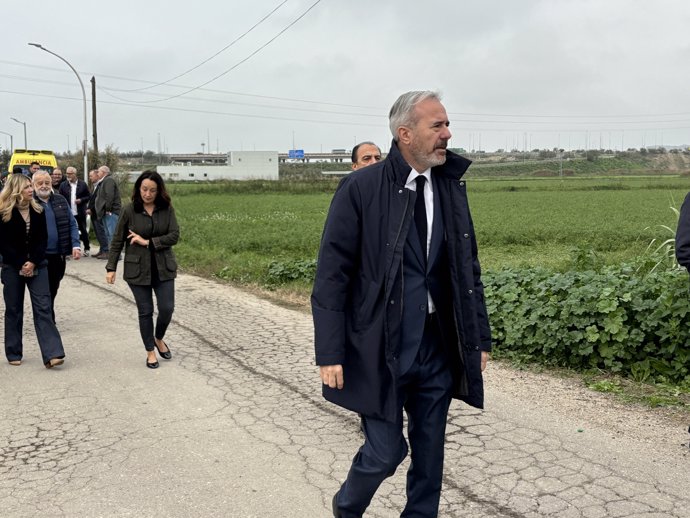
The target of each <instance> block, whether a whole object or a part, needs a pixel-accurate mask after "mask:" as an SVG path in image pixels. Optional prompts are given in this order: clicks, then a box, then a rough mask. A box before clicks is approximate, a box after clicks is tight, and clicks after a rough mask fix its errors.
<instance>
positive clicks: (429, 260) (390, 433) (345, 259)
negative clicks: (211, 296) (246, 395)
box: [312, 91, 491, 518]
mask: <svg viewBox="0 0 690 518" xmlns="http://www.w3.org/2000/svg"><path fill="white" fill-rule="evenodd" d="M389 119H390V129H391V132H392V133H393V143H392V144H391V150H390V153H389V154H388V156H387V157H386V159H385V160H384V161H382V162H378V163H376V164H373V165H371V166H369V167H367V168H366V170H361V171H354V172H352V173H351V174H349V175H348V176H347V177H346V178H344V179H343V180H342V181H341V183H340V185H339V186H338V189H337V191H336V193H335V195H334V197H333V201H332V203H331V207H330V210H329V213H328V218H327V220H326V225H325V228H324V233H323V237H322V240H321V248H320V251H319V261H318V266H317V271H316V278H315V281H314V289H313V292H312V313H313V317H314V329H315V349H316V364H317V365H319V368H320V376H321V381H322V383H323V394H324V397H325V398H326V399H327V400H329V401H331V402H333V403H336V404H338V405H340V406H343V407H345V408H347V409H350V410H353V411H355V412H358V413H359V414H360V416H361V425H362V431H363V432H364V437H365V441H364V445H363V446H362V447H361V448H360V450H359V452H358V453H357V455H356V456H355V458H354V459H353V462H352V466H351V468H350V471H349V473H348V476H347V479H346V480H345V482H344V483H343V485H342V486H341V488H340V490H339V491H338V492H337V493H336V494H335V496H334V497H333V515H334V516H335V517H343V518H352V517H361V516H362V515H363V514H364V511H365V510H366V508H367V507H368V505H369V503H370V502H371V499H372V497H373V496H374V494H375V492H376V490H377V489H378V487H379V485H380V484H381V483H382V482H383V480H384V479H385V478H386V477H389V476H391V475H392V474H393V473H394V472H395V470H396V468H397V466H398V465H399V464H400V463H401V462H402V461H403V459H404V458H405V457H406V455H407V452H408V444H407V442H406V441H405V438H404V436H403V410H404V411H405V412H406V414H407V417H408V437H409V441H410V446H411V450H412V454H411V464H410V469H409V471H408V474H407V503H406V505H405V508H404V509H403V511H402V514H401V516H403V517H435V516H437V515H438V505H439V498H440V492H441V479H442V475H443V454H444V437H445V426H446V420H447V415H448V408H449V405H450V402H451V398H459V399H462V400H463V401H465V402H466V403H468V404H470V405H472V406H475V407H478V408H482V407H483V396H484V393H483V381H482V374H481V373H482V371H483V369H484V368H485V366H486V362H487V360H488V356H489V351H490V350H491V332H490V329H489V322H488V316H487V312H486V305H485V303H484V288H483V285H482V282H481V270H480V267H479V261H478V258H477V246H476V240H475V234H474V227H473V224H472V218H471V216H470V211H469V206H468V202H467V194H466V187H465V182H464V181H463V180H462V176H463V174H464V173H465V171H466V170H467V168H468V167H469V165H470V161H469V160H467V159H465V158H463V157H461V156H458V155H456V154H454V153H452V152H450V151H447V149H446V147H447V144H448V140H449V139H450V137H451V133H450V131H449V129H448V126H449V124H450V123H449V121H448V116H447V114H446V110H445V108H444V107H443V105H442V104H441V100H440V96H439V94H437V93H436V92H430V91H416V92H408V93H406V94H403V95H401V96H400V97H399V98H398V100H397V101H396V102H395V104H394V105H393V107H392V108H391V111H390V116H389Z"/></svg>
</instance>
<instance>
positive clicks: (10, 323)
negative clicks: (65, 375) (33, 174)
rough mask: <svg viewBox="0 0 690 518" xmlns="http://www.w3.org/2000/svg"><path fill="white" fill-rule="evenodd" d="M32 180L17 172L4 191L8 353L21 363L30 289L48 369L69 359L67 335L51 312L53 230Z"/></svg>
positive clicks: (1, 248) (0, 238) (0, 232)
mask: <svg viewBox="0 0 690 518" xmlns="http://www.w3.org/2000/svg"><path fill="white" fill-rule="evenodd" d="M33 194H34V190H33V188H32V187H31V181H30V180H29V179H28V178H27V177H26V176H24V175H21V174H13V175H12V176H11V177H10V178H9V179H8V180H7V183H6V184H5V187H4V189H3V190H2V191H0V255H2V273H1V274H0V278H1V279H2V287H3V289H2V294H3V297H4V299H5V356H6V357H7V361H9V363H10V365H16V366H18V365H21V363H22V357H23V348H24V345H23V342H22V324H23V321H24V291H25V288H28V289H29V295H30V296H31V307H32V309H33V316H34V327H35V329H36V338H37V339H38V345H39V347H40V348H41V355H42V356H43V364H44V365H45V366H46V368H47V369H50V368H52V367H55V366H56V365H61V364H62V363H64V361H65V360H64V358H65V351H64V349H63V346H62V339H61V338H60V333H59V332H58V330H57V328H56V327H55V324H54V323H53V317H52V315H51V312H50V307H51V304H50V300H51V299H50V289H49V287H48V272H47V270H46V259H45V253H46V243H47V240H48V232H47V230H46V218H45V214H44V213H43V209H42V208H41V206H40V205H39V204H38V202H36V200H34V199H33Z"/></svg>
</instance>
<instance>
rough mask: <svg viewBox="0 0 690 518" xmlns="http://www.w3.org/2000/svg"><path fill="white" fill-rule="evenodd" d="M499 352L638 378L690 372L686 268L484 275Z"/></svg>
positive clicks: (667, 378)
mask: <svg viewBox="0 0 690 518" xmlns="http://www.w3.org/2000/svg"><path fill="white" fill-rule="evenodd" d="M484 282H485V286H486V300H487V304H488V309H489V314H490V318H491V325H492V328H493V336H494V340H495V344H496V353H497V354H498V355H499V356H503V357H507V358H515V359H520V360H528V361H537V362H542V363H548V364H553V365H559V366H567V367H571V368H576V369H586V368H601V369H606V370H608V371H612V372H619V373H621V374H625V375H629V376H631V377H633V378H635V379H637V380H640V381H643V380H652V379H654V380H658V381H672V382H679V381H683V380H685V379H688V378H690V296H689V294H688V278H687V274H686V273H684V272H681V271H678V270H675V271H654V272H651V273H649V274H646V275H640V274H639V273H637V272H636V268H635V267H634V266H631V265H622V266H615V267H612V266H609V267H605V268H603V269H602V270H601V271H598V272H597V271H593V270H589V271H579V272H578V271H570V272H565V273H554V272H553V271H549V270H546V269H542V268H532V269H504V270H500V271H497V272H493V273H492V272H489V273H487V274H485V276H484Z"/></svg>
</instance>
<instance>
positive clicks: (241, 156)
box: [156, 151, 278, 182]
mask: <svg viewBox="0 0 690 518" xmlns="http://www.w3.org/2000/svg"><path fill="white" fill-rule="evenodd" d="M156 170H157V171H158V174H160V175H161V176H162V177H163V179H164V180H173V181H177V182H200V181H201V182H205V181H213V180H277V179H278V152H277V151H230V152H229V153H228V161H227V165H191V163H189V165H166V166H160V165H159V166H158V167H157V168H156Z"/></svg>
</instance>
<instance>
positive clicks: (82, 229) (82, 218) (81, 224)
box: [74, 212, 91, 252]
mask: <svg viewBox="0 0 690 518" xmlns="http://www.w3.org/2000/svg"><path fill="white" fill-rule="evenodd" d="M74 219H75V220H77V227H78V228H79V239H81V240H82V242H83V243H84V251H85V252H86V251H88V250H90V249H91V246H90V245H89V232H88V230H86V214H84V213H80V212H77V215H76V216H74Z"/></svg>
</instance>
